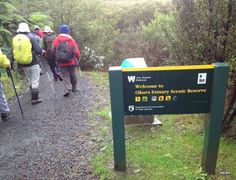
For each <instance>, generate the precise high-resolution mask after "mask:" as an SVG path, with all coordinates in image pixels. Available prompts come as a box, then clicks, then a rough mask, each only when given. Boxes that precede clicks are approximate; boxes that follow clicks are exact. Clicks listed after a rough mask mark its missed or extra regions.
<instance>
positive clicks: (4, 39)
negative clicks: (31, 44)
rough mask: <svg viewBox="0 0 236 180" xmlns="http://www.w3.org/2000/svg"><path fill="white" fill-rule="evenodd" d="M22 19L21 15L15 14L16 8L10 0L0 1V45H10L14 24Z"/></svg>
mask: <svg viewBox="0 0 236 180" xmlns="http://www.w3.org/2000/svg"><path fill="white" fill-rule="evenodd" d="M19 21H24V18H23V17H22V16H18V15H17V14H16V8H15V6H14V4H13V2H12V1H11V0H8V1H3V0H1V1H0V46H3V45H7V46H10V44H11V38H12V36H13V33H12V32H14V30H15V28H16V24H17V22H19Z"/></svg>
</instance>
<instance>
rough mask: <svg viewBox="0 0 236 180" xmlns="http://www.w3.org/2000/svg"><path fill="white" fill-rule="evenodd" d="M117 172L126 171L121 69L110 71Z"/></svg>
mask: <svg viewBox="0 0 236 180" xmlns="http://www.w3.org/2000/svg"><path fill="white" fill-rule="evenodd" d="M109 82H110V97H111V112H112V133H113V149H114V162H115V170H117V171H125V170H126V157H125V125H124V105H123V104H124V102H123V81H122V71H121V68H120V67H111V68H110V69H109Z"/></svg>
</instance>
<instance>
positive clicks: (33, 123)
mask: <svg viewBox="0 0 236 180" xmlns="http://www.w3.org/2000/svg"><path fill="white" fill-rule="evenodd" d="M53 84H54V87H55V90H56V94H57V95H56V97H55V96H54V95H53V94H52V90H51V87H50V84H49V83H48V79H47V75H46V73H44V74H43V75H42V76H41V80H40V97H41V99H42V100H43V102H42V103H41V104H38V105H35V106H32V105H31V104H30V92H26V93H25V94H24V95H23V96H22V97H21V98H20V100H21V103H22V106H23V111H24V114H25V115H24V117H21V114H20V110H19V107H18V105H17V103H16V102H15V101H14V102H11V103H10V108H11V115H10V118H9V120H8V121H6V122H1V121H0V179H48V178H53V179H99V178H98V177H94V176H93V175H92V173H91V162H90V160H91V155H92V153H94V152H96V143H97V141H96V138H97V135H96V134H94V132H96V131H94V126H95V125H94V123H93V122H92V121H94V120H92V118H91V117H89V113H90V112H91V111H92V110H93V108H94V106H95V104H96V105H99V106H102V104H98V103H100V102H102V101H100V100H101V98H102V95H99V94H98V92H99V91H98V89H97V87H96V86H95V85H94V83H93V82H92V81H91V80H90V79H89V78H88V77H85V76H82V78H80V80H79V82H78V84H79V85H78V89H79V92H77V93H72V94H71V95H70V96H69V97H68V98H65V97H63V96H62V94H63V85H62V82H60V81H58V82H53ZM100 94H101V92H100Z"/></svg>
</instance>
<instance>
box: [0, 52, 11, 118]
mask: <svg viewBox="0 0 236 180" xmlns="http://www.w3.org/2000/svg"><path fill="white" fill-rule="evenodd" d="M10 66H11V65H10V61H9V59H8V58H7V56H6V55H5V54H3V53H2V51H1V49H0V68H10ZM0 76H1V72H0ZM9 112H10V109H9V106H8V103H7V99H6V97H5V94H4V92H3V86H2V81H1V79H0V113H1V118H2V120H3V121H5V120H6V119H7V117H8V115H9Z"/></svg>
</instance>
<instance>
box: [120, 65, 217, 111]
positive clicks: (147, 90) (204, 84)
mask: <svg viewBox="0 0 236 180" xmlns="http://www.w3.org/2000/svg"><path fill="white" fill-rule="evenodd" d="M212 74H213V69H212V68H209V69H185V70H184V69H173V70H168V69H167V70H165V69H164V70H162V69H160V70H157V71H155V70H150V71H149V70H148V68H147V71H127V72H126V71H125V70H124V71H123V88H124V113H125V115H154V114H189V113H208V112H209V106H210V95H211V84H212Z"/></svg>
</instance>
